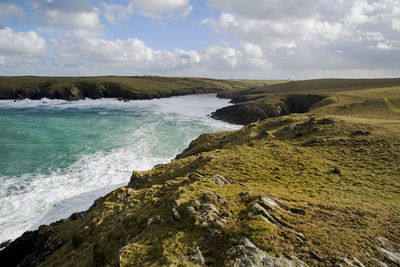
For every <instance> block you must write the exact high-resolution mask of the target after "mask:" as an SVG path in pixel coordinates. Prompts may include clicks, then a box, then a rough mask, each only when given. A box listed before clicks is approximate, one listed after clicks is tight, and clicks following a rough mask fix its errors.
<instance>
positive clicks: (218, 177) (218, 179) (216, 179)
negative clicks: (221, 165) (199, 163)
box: [210, 174, 233, 185]
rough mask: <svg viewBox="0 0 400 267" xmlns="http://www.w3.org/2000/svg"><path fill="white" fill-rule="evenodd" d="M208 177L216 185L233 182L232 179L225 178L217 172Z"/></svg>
mask: <svg viewBox="0 0 400 267" xmlns="http://www.w3.org/2000/svg"><path fill="white" fill-rule="evenodd" d="M210 179H211V180H213V181H214V182H215V183H216V184H218V185H226V184H232V183H233V182H232V181H230V180H228V179H226V178H225V177H224V176H222V175H219V174H215V175H214V176H212V177H211V178H210Z"/></svg>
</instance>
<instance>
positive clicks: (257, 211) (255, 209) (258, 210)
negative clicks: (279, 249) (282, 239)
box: [250, 203, 294, 228]
mask: <svg viewBox="0 0 400 267" xmlns="http://www.w3.org/2000/svg"><path fill="white" fill-rule="evenodd" d="M250 212H251V213H253V214H254V215H262V216H264V217H265V219H267V220H268V221H269V222H270V223H274V224H279V225H281V226H284V227H288V228H294V226H293V225H291V224H289V223H287V222H285V221H284V220H282V219H281V218H279V217H278V216H276V215H274V214H271V213H269V212H267V211H266V210H265V209H264V208H263V207H262V206H261V205H260V204H258V203H254V204H253V206H252V207H251V210H250Z"/></svg>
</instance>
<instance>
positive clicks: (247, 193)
mask: <svg viewBox="0 0 400 267" xmlns="http://www.w3.org/2000/svg"><path fill="white" fill-rule="evenodd" d="M254 194H255V193H254V191H243V192H240V193H239V196H241V197H248V196H251V195H254Z"/></svg>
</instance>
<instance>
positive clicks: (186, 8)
mask: <svg viewBox="0 0 400 267" xmlns="http://www.w3.org/2000/svg"><path fill="white" fill-rule="evenodd" d="M131 4H132V5H133V7H134V8H136V9H138V10H140V11H141V13H142V14H143V15H145V16H149V17H152V18H163V17H174V16H175V17H176V16H178V17H182V18H185V17H187V16H188V15H189V14H190V13H191V12H192V10H193V6H192V5H190V2H189V0H151V1H149V0H131Z"/></svg>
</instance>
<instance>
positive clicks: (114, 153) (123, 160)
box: [0, 95, 238, 242]
mask: <svg viewBox="0 0 400 267" xmlns="http://www.w3.org/2000/svg"><path fill="white" fill-rule="evenodd" d="M226 105H228V103H227V100H223V99H217V98H215V96H212V95H202V96H183V97H173V98H166V99H156V100H139V101H130V102H122V101H117V100H116V99H101V100H90V99H88V100H80V101H74V102H67V101H63V100H49V99H42V100H23V101H17V102H13V101H10V100H2V101H0V116H1V111H5V110H9V109H24V110H25V111H26V112H28V113H29V112H33V111H34V112H44V111H46V112H53V111H56V110H58V111H60V110H65V111H71V112H78V113H79V112H83V111H86V112H93V118H95V117H96V118H98V116H100V117H101V116H110V120H107V121H106V122H108V121H112V120H113V119H114V118H115V119H117V118H121V116H122V117H123V116H128V119H129V120H128V121H131V122H132V124H129V123H127V124H126V125H124V127H123V128H121V129H118V131H119V132H120V131H123V132H124V133H123V134H120V135H118V136H117V137H116V138H118V139H119V140H118V142H119V143H120V144H122V145H120V146H116V147H115V148H113V149H109V150H102V149H99V150H97V151H90V149H89V150H88V151H89V152H85V153H81V154H79V156H78V159H77V160H76V161H74V162H73V163H71V164H70V165H68V166H67V167H64V168H59V167H57V166H52V167H53V168H51V170H50V171H49V173H41V172H31V173H25V174H22V175H18V176H0V242H2V241H5V240H8V239H13V238H16V237H18V236H19V235H21V234H22V233H23V232H24V231H26V230H31V229H36V228H37V227H38V226H39V225H41V224H48V223H50V222H53V221H56V220H59V219H62V218H66V217H68V216H69V215H70V214H72V213H73V212H77V211H82V210H86V209H88V208H89V207H90V206H91V205H92V204H93V201H94V200H95V199H97V198H98V197H100V196H102V195H105V194H106V193H108V192H110V191H111V190H113V189H116V188H118V187H120V186H122V185H126V184H127V183H128V182H129V178H130V175H131V173H132V171H133V170H147V169H150V168H152V167H153V166H154V165H156V164H160V163H167V162H168V161H169V160H171V159H172V158H173V157H174V156H175V155H176V154H178V153H180V152H181V151H182V150H183V149H184V148H185V147H186V146H187V145H188V144H189V142H190V141H191V140H192V139H194V138H196V137H197V136H199V135H200V134H201V133H203V132H204V131H208V132H210V131H218V130H231V129H237V128H238V127H237V126H234V125H230V124H227V123H224V122H220V121H215V120H213V119H211V118H210V117H209V116H208V115H209V114H210V113H211V112H212V111H214V110H216V109H218V108H220V107H223V106H226ZM38 110H39V111H38ZM125 113H126V114H125ZM135 114H139V115H137V116H138V117H137V118H136V117H135V116H136V115H135ZM91 117H92V116H89V118H91ZM103 123H104V122H103ZM88 125H90V124H88ZM88 127H90V126H88ZM104 127H105V129H106V128H107V125H104ZM0 131H1V129H0ZM112 133H113V132H112V131H110V135H113V134H112ZM109 138H110V140H112V138H113V136H110V137H109ZM105 142H107V140H106V141H105ZM57 156H58V157H60V155H57ZM61 156H62V155H61ZM15 168H18V166H15Z"/></svg>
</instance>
